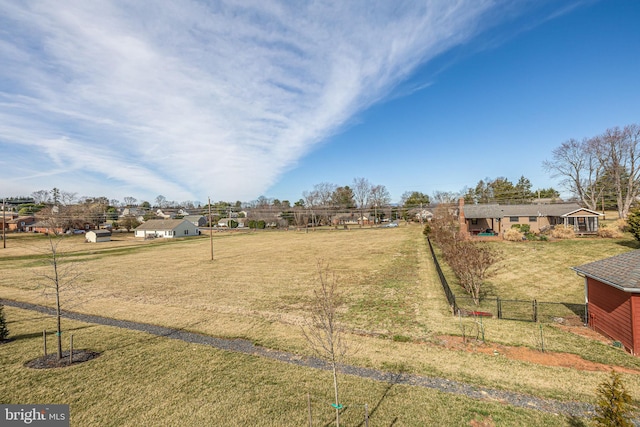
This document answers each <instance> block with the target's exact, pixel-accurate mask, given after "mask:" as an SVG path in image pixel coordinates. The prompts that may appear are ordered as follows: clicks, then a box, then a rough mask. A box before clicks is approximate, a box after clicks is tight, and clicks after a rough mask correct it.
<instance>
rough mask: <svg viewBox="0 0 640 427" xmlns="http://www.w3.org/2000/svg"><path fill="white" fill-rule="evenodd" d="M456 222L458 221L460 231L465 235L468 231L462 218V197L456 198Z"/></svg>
mask: <svg viewBox="0 0 640 427" xmlns="http://www.w3.org/2000/svg"><path fill="white" fill-rule="evenodd" d="M458 222H459V223H460V232H461V233H464V234H465V235H466V234H467V233H468V232H469V230H467V223H466V221H465V218H464V198H463V197H460V198H459V199H458Z"/></svg>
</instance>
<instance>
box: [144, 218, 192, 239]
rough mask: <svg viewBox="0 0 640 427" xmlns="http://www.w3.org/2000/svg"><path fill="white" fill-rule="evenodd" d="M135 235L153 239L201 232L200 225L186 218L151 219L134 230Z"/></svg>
mask: <svg viewBox="0 0 640 427" xmlns="http://www.w3.org/2000/svg"><path fill="white" fill-rule="evenodd" d="M134 233H135V234H134V235H135V237H144V238H145V239H153V238H157V237H164V238H168V239H172V238H174V237H187V236H197V235H198V234H200V230H198V227H196V226H195V225H193V223H191V222H189V221H187V220H185V219H150V220H149V221H147V222H145V223H144V224H142V225H140V226H138V227H137V228H136V229H135V230H134Z"/></svg>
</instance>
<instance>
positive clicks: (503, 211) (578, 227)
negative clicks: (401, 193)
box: [458, 199, 602, 236]
mask: <svg viewBox="0 0 640 427" xmlns="http://www.w3.org/2000/svg"><path fill="white" fill-rule="evenodd" d="M601 215H602V214H601V213H599V212H595V211H592V210H589V209H585V208H583V207H580V205H578V204H577V203H558V204H528V205H499V204H495V203H493V204H477V205H465V203H464V199H460V201H459V203H458V220H459V222H460V231H462V232H464V233H467V234H469V235H478V234H480V233H483V232H485V231H486V230H493V233H495V234H496V235H498V236H502V234H503V233H504V232H505V231H507V230H509V229H510V228H512V226H513V225H525V224H526V225H529V227H530V229H531V231H532V232H534V233H539V232H540V231H546V230H549V229H551V228H553V227H555V226H559V225H560V226H561V225H564V226H566V227H573V229H574V231H575V232H576V234H597V233H598V220H599V218H600V216H601Z"/></svg>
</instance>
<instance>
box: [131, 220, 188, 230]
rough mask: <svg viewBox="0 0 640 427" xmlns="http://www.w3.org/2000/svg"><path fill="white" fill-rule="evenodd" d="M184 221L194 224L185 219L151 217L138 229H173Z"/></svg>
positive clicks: (137, 228)
mask: <svg viewBox="0 0 640 427" xmlns="http://www.w3.org/2000/svg"><path fill="white" fill-rule="evenodd" d="M183 222H187V223H189V224H190V225H193V224H191V223H190V222H189V221H187V220H185V219H150V220H149V221H147V222H145V223H144V224H141V225H139V226H138V227H136V230H173V229H174V228H176V227H177V226H179V225H180V224H182V223H183Z"/></svg>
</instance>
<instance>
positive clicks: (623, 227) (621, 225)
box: [611, 218, 629, 233]
mask: <svg viewBox="0 0 640 427" xmlns="http://www.w3.org/2000/svg"><path fill="white" fill-rule="evenodd" d="M611 226H612V227H614V228H616V229H618V230H620V232H622V233H624V232H625V231H627V229H628V228H629V224H627V221H625V220H624V219H622V218H620V219H617V220H616V222H614V223H613V224H612V225H611Z"/></svg>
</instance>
